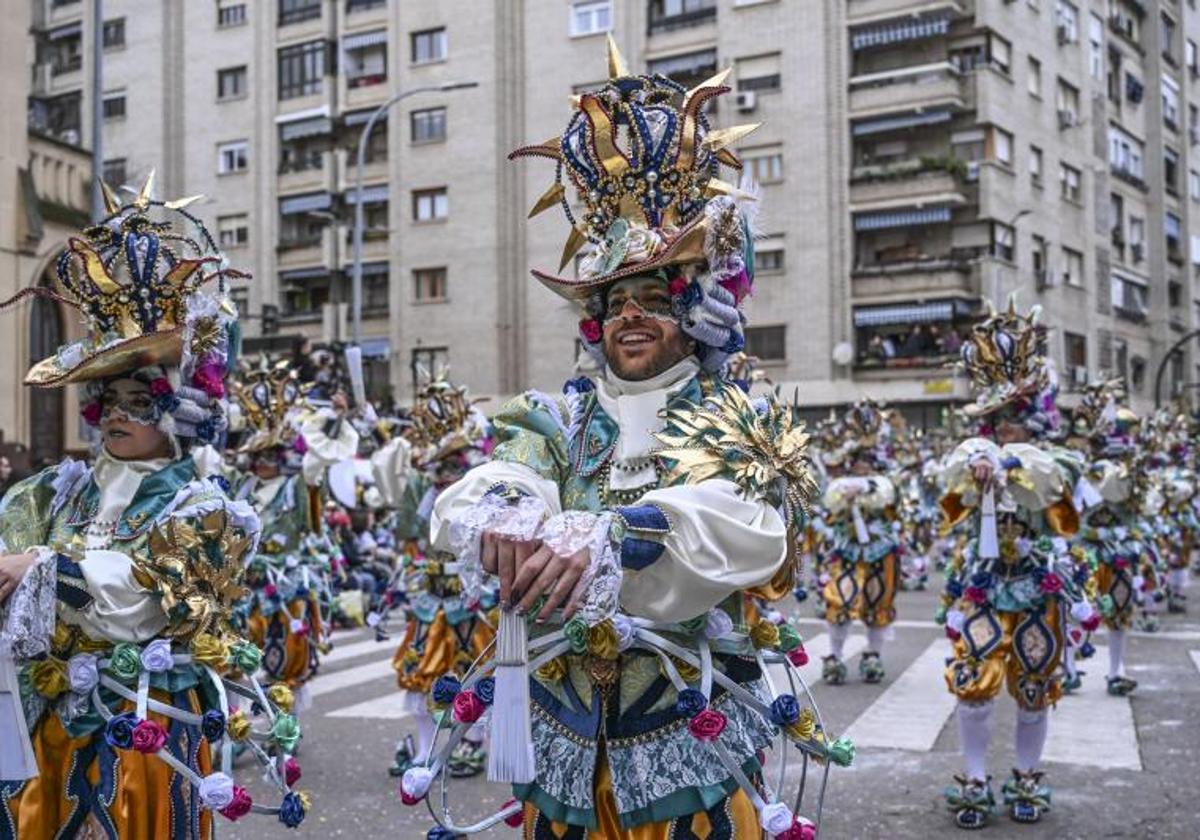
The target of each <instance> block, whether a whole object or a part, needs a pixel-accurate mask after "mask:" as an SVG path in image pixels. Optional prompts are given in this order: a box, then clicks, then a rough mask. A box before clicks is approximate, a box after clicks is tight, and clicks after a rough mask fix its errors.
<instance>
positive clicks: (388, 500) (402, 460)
mask: <svg viewBox="0 0 1200 840" xmlns="http://www.w3.org/2000/svg"><path fill="white" fill-rule="evenodd" d="M411 472H412V444H411V443H409V442H408V440H406V439H405V438H402V437H397V438H394V439H393V440H391V441H389V442H388V443H387V445H385V446H382V447H380V448H379V449H377V450H375V451H374V452H372V453H371V477H372V479H374V481H375V487H376V489H378V490H379V495H380V496H381V497H382V498H383V505H384V507H390V508H394V507H398V506H399V504H400V499H401V498H402V497H403V495H404V488H405V487H407V486H408V479H409V474H410V473H411Z"/></svg>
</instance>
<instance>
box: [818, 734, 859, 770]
mask: <svg viewBox="0 0 1200 840" xmlns="http://www.w3.org/2000/svg"><path fill="white" fill-rule="evenodd" d="M825 752H826V755H828V756H829V760H830V761H832V762H833V763H834V764H836V765H837V766H838V767H849V766H850V765H851V764H853V763H854V752H855V749H854V742H853V741H851V740H850V739H849V738H847V737H846V736H845V735H843V736H842V737H841V738H838V739H837V740H836V741H834V742H833V743H832V744H830V745H829V748H828V749H827V750H826V751H825Z"/></svg>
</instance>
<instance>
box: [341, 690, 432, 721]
mask: <svg viewBox="0 0 1200 840" xmlns="http://www.w3.org/2000/svg"><path fill="white" fill-rule="evenodd" d="M407 695H408V692H407V691H401V690H400V689H393V690H392V691H391V692H390V693H389V694H385V695H383V696H382V697H376V698H375V699H373V700H367V701H365V702H362V703H355V704H354V705H353V706H346V707H344V708H341V709H334V710H333V711H332V712H326V713H325V717H335V718H377V719H381V720H400V719H401V718H406V717H408V716H410V715H411V714H412V711H410V710H409V708H408V705H407Z"/></svg>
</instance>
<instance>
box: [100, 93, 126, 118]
mask: <svg viewBox="0 0 1200 840" xmlns="http://www.w3.org/2000/svg"><path fill="white" fill-rule="evenodd" d="M103 107H104V119H106V120H119V119H122V118H124V116H125V93H124V91H122V92H121V93H106V94H104V103H103Z"/></svg>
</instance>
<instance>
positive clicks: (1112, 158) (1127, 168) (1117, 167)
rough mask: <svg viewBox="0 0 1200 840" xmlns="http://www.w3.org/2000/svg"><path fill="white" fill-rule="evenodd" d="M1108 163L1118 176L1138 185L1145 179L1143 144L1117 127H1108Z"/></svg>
mask: <svg viewBox="0 0 1200 840" xmlns="http://www.w3.org/2000/svg"><path fill="white" fill-rule="evenodd" d="M1108 162H1109V165H1110V166H1111V167H1112V171H1113V173H1114V174H1116V175H1120V176H1122V177H1124V178H1125V179H1126V180H1132V181H1134V182H1136V183H1138V184H1140V183H1141V182H1142V179H1143V178H1144V177H1145V168H1144V162H1143V154H1142V143H1141V141H1140V140H1136V139H1134V137H1133V136H1132V135H1129V134H1126V133H1125V132H1124V131H1122V130H1121V129H1120V128H1118V127H1117V126H1115V125H1111V126H1109V127H1108Z"/></svg>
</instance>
